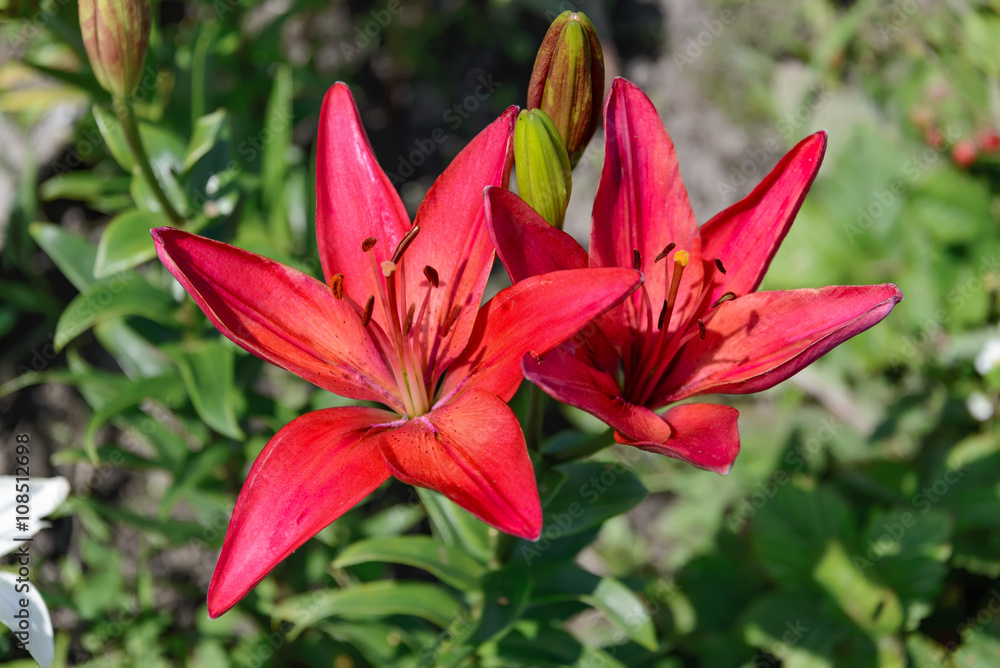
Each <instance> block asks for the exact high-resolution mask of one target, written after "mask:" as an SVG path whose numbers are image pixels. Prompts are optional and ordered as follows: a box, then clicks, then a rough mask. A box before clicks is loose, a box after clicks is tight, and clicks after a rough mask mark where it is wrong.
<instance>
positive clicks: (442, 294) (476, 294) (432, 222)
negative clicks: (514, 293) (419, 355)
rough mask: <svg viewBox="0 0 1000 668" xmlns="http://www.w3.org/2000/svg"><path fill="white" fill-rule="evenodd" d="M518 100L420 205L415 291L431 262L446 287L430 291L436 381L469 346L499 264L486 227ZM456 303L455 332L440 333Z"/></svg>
mask: <svg viewBox="0 0 1000 668" xmlns="http://www.w3.org/2000/svg"><path fill="white" fill-rule="evenodd" d="M516 120H517V107H510V108H509V109H507V111H505V112H504V113H503V114H501V115H500V117H499V118H498V119H497V120H495V121H494V122H493V123H492V124H490V125H489V127H487V128H486V129H485V130H483V131H482V132H480V133H479V134H478V135H477V136H476V137H475V138H474V139H473V140H472V141H471V142H470V143H469V145H468V146H466V147H465V148H464V149H463V150H462V152H461V153H459V154H458V156H456V157H455V159H454V160H452V162H451V164H450V165H448V168H447V169H446V170H445V171H444V173H442V174H441V176H439V177H438V179H437V181H435V182H434V185H433V186H431V189H430V190H429V191H427V195H426V196H425V197H424V201H423V203H422V204H421V205H420V209H419V210H418V211H417V218H416V223H415V224H416V225H419V226H420V234H419V235H418V236H417V238H416V240H415V241H414V242H413V245H411V246H410V248H409V250H407V251H406V255H405V256H404V257H405V259H404V261H403V263H404V264H405V265H406V281H407V287H406V290H407V294H408V299H409V300H410V301H415V302H417V304H418V306H419V303H420V302H419V301H418V300H422V299H423V296H424V294H425V292H426V290H427V280H426V279H425V278H424V276H423V273H422V272H423V268H424V266H430V267H433V268H434V269H435V270H436V271H437V274H438V277H439V281H440V287H438V288H436V289H434V290H432V291H431V293H430V301H429V303H428V309H427V311H428V316H429V317H430V318H431V320H430V329H429V334H430V340H431V341H438V344H439V345H440V348H439V349H438V350H437V351H436V354H435V362H434V365H433V378H434V382H436V381H437V379H438V378H439V377H440V375H441V372H442V371H443V370H444V369H445V368H447V366H448V364H449V363H450V362H451V360H453V359H454V358H455V357H456V356H457V355H458V354H459V353H460V352H461V351H462V349H463V348H464V347H465V343H466V341H468V339H469V333H470V332H471V331H472V325H473V323H474V322H475V320H476V311H478V310H479V306H480V303H481V302H482V298H483V289H484V288H485V287H486V279H487V278H489V275H490V269H491V268H492V266H493V242H492V241H491V240H490V235H489V231H488V230H487V229H486V214H485V211H484V205H483V189H484V188H486V187H487V186H501V187H504V188H506V187H507V184H508V182H509V181H510V168H511V165H512V163H513V159H514V151H513V137H514V122H515V121H516ZM455 307H458V308H459V309H460V310H459V311H458V319H457V320H456V321H455V323H454V325H453V326H452V327H451V328H450V330H449V333H448V336H446V337H441V338H438V337H437V332H438V329H439V328H440V324H441V323H442V322H443V321H444V320H445V318H446V316H447V315H448V314H450V313H451V312H452V311H453V309H454V308H455Z"/></svg>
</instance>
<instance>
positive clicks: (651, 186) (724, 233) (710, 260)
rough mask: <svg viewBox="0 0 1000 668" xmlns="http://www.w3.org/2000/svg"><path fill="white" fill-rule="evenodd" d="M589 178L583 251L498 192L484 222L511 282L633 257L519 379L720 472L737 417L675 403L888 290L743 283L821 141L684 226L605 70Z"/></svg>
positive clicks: (680, 199)
mask: <svg viewBox="0 0 1000 668" xmlns="http://www.w3.org/2000/svg"><path fill="white" fill-rule="evenodd" d="M604 130H605V136H606V139H605V141H606V151H605V159H604V172H603V174H602V176H601V181H600V184H599V186H598V190H597V195H596V199H595V201H594V212H593V227H592V230H591V237H590V254H589V258H588V255H587V253H586V252H585V251H584V250H583V249H582V248H581V247H580V245H579V244H578V243H576V241H574V240H573V239H572V237H570V236H569V235H567V234H566V233H564V232H562V231H560V230H557V229H555V228H553V227H552V226H550V225H548V224H547V223H546V222H545V221H544V220H543V219H542V218H541V217H539V216H538V215H537V214H536V213H535V212H534V211H533V210H532V209H531V208H530V207H529V206H528V205H527V204H526V203H524V202H523V201H522V200H520V199H519V198H518V197H517V196H515V195H513V194H512V193H509V192H504V191H501V190H498V189H490V191H489V193H488V199H489V205H488V207H487V216H488V220H489V225H490V233H491V234H492V235H493V237H494V241H495V243H496V247H497V253H498V254H499V256H500V259H501V261H502V262H503V263H504V266H506V267H507V271H508V273H510V276H511V278H512V280H514V281H515V282H516V281H520V280H526V279H528V277H530V276H535V275H538V274H544V273H545V272H547V271H554V270H565V269H570V268H579V267H586V266H588V264H589V266H590V267H635V268H637V269H642V271H643V273H644V274H645V276H646V281H645V284H644V285H643V287H642V288H641V289H640V290H638V291H636V292H635V293H634V294H633V295H632V296H631V297H630V298H628V299H627V300H626V301H625V302H624V303H623V304H622V305H621V306H620V307H618V308H615V309H613V310H612V311H609V312H608V313H607V314H605V315H604V316H602V317H601V318H600V319H599V320H598V321H597V322H596V323H595V325H594V326H591V327H589V328H588V329H587V330H585V331H584V332H582V333H581V334H580V335H577V336H576V337H574V338H573V339H571V340H570V341H568V342H566V343H565V344H563V345H562V346H560V347H559V348H557V349H556V350H555V351H553V352H552V353H551V354H550V355H547V356H545V358H544V360H543V359H540V358H539V357H537V356H527V357H525V358H524V360H523V368H524V373H525V377H526V378H528V379H529V380H531V381H533V382H534V383H536V384H537V385H539V386H540V387H541V388H542V389H544V390H545V391H546V392H547V393H548V394H549V395H550V396H552V397H554V398H555V399H557V400H559V401H561V402H564V403H567V404H570V405H573V406H576V407H578V408H581V409H583V410H585V411H587V412H589V413H591V414H593V415H595V416H597V417H599V418H601V419H602V420H603V421H604V422H606V423H607V424H608V425H609V426H611V427H612V428H614V430H615V440H617V441H618V442H620V443H627V444H629V445H634V446H636V447H639V448H642V449H644V450H649V451H651V452H658V453H661V454H665V455H667V456H670V457H675V458H677V459H681V460H683V461H686V462H689V463H691V464H694V465H695V466H698V467H699V468H704V469H708V470H711V471H716V472H719V473H726V472H728V471H729V468H730V467H731V466H732V463H733V461H734V460H735V458H736V455H737V453H738V452H739V447H740V446H739V433H738V431H737V428H736V418H737V416H738V412H737V411H736V410H735V409H734V408H731V407H729V406H718V405H712V404H697V403H696V404H682V405H680V406H676V407H674V408H671V409H670V410H668V411H667V412H666V413H664V414H663V415H662V416H661V415H658V414H656V413H654V412H653V411H654V410H655V409H658V408H661V407H663V406H666V405H668V404H671V403H674V402H677V401H681V400H682V399H687V398H689V397H694V396H697V395H700V394H709V393H712V394H715V393H723V392H728V393H732V394H745V393H749V392H759V391H761V390H765V389H767V388H769V387H772V386H773V385H775V384H777V383H779V382H781V381H783V380H785V379H786V378H788V377H789V376H791V375H793V374H794V373H796V372H797V371H799V370H800V369H802V368H803V367H805V366H806V365H808V364H811V363H812V362H813V361H814V360H816V359H817V358H818V357H820V356H821V355H823V354H825V353H826V352H828V351H829V350H830V349H832V348H834V347H835V346H837V345H838V344H840V343H841V342H843V341H846V340H847V339H849V338H850V337H852V336H854V335H855V334H858V333H860V332H862V331H864V330H866V329H868V328H869V327H871V326H872V325H874V324H876V323H878V322H879V321H880V320H882V319H883V318H884V317H885V316H886V315H888V314H889V311H891V310H892V307H893V306H895V304H896V303H897V302H899V301H900V300H901V299H902V298H903V296H902V293H900V291H899V288H897V287H896V286H895V285H891V284H885V285H874V286H863V287H843V286H831V287H826V288H821V289H819V290H788V291H784V290H782V291H774V292H755V290H756V289H757V287H758V286H759V285H760V282H761V279H762V278H763V276H764V272H765V271H767V267H768V265H769V264H770V262H771V258H773V257H774V254H775V252H776V251H777V249H778V245H779V244H780V243H781V240H782V239H783V238H784V237H785V234H786V233H787V231H788V228H789V226H790V225H791V223H792V220H793V219H794V218H795V214H796V213H797V212H798V210H799V206H800V205H801V203H802V200H803V199H804V198H805V194H806V191H807V190H808V189H809V186H810V185H811V184H812V181H813V179H814V177H815V176H816V172H817V171H818V169H819V165H820V161H821V160H822V158H823V153H824V151H825V150H826V133H823V132H820V133H817V134H815V135H813V136H811V137H808V138H807V139H805V140H803V141H802V142H801V143H799V144H798V145H797V146H796V147H795V148H793V149H792V150H791V151H790V152H789V153H788V154H787V155H786V156H785V157H784V158H782V160H781V162H779V163H778V165H777V166H776V167H775V168H774V170H773V171H772V172H771V173H770V174H769V175H768V176H767V178H765V179H764V181H763V182H761V183H760V185H758V186H757V188H756V189H754V191H753V192H752V193H750V194H749V195H748V196H747V197H746V198H745V199H743V200H742V201H741V202H738V203H737V204H734V205H733V206H731V207H730V208H728V209H726V210H725V211H723V212H722V213H720V214H718V215H717V216H715V217H714V218H713V219H712V220H710V221H708V222H707V223H706V224H705V225H703V226H702V227H701V228H700V229H699V228H698V226H697V224H696V222H695V219H694V215H693V214H692V212H691V207H690V205H689V203H688V197H687V191H686V190H685V188H684V184H683V182H682V181H681V175H680V172H679V170H678V167H677V156H676V155H675V153H674V147H673V143H672V142H671V140H670V137H669V136H668V135H667V132H666V130H665V129H664V127H663V124H662V123H661V121H660V119H659V117H658V115H657V113H656V109H655V108H654V107H653V104H652V102H650V100H649V98H647V97H646V95H645V94H644V93H643V92H642V91H641V90H639V88H638V87H637V86H636V85H635V84H633V83H631V82H630V81H627V80H625V79H620V78H619V79H616V80H615V82H614V83H613V85H612V88H611V93H610V94H609V96H608V99H607V101H606V103H605V107H604Z"/></svg>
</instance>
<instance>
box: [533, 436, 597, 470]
mask: <svg viewBox="0 0 1000 668" xmlns="http://www.w3.org/2000/svg"><path fill="white" fill-rule="evenodd" d="M612 443H614V437H613V436H612V435H611V430H610V429H608V430H606V431H602V432H601V433H600V434H596V435H594V436H591V437H590V438H588V439H586V440H584V441H580V442H579V443H577V444H576V445H572V446H570V447H568V448H564V449H562V450H558V451H556V452H550V453H548V454H546V455H544V457H543V459H544V461H545V463H546V464H548V465H549V466H556V465H558V464H565V463H566V462H572V461H576V460H577V459H583V458H584V457H589V456H590V455H592V454H594V453H595V452H600V451H601V450H603V449H604V448H606V447H608V446H609V445H611V444H612Z"/></svg>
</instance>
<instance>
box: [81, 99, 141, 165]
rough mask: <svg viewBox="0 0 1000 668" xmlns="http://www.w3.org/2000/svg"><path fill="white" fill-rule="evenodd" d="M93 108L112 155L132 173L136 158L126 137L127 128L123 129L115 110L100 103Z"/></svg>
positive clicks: (98, 126)
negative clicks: (110, 109)
mask: <svg viewBox="0 0 1000 668" xmlns="http://www.w3.org/2000/svg"><path fill="white" fill-rule="evenodd" d="M91 110H92V111H93V112H94V120H95V121H96V122H97V129H98V130H100V131H101V136H102V137H104V143H105V144H107V145H108V150H109V151H111V157H113V158H114V159H115V162H117V163H118V165H119V166H120V167H121V168H122V169H124V170H125V171H126V172H128V173H130V174H131V173H132V172H133V171H134V170H135V160H134V159H133V157H132V149H131V148H129V145H128V140H127V139H125V130H123V129H122V124H121V121H119V120H118V117H117V116H115V115H114V113H113V112H111V111H108V110H107V109H105V108H104V107H102V106H101V105H99V104H95V105H94V106H93V107H91Z"/></svg>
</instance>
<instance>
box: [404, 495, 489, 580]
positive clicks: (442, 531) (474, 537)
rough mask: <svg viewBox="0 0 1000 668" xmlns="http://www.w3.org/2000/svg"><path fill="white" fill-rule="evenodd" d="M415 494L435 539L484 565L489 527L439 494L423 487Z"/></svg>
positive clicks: (487, 549)
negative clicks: (424, 510)
mask: <svg viewBox="0 0 1000 668" xmlns="http://www.w3.org/2000/svg"><path fill="white" fill-rule="evenodd" d="M416 490H417V495H419V496H420V500H421V501H423V503H424V508H425V509H426V510H427V515H428V517H430V520H431V528H432V529H433V530H434V535H435V536H436V537H437V538H438V539H440V540H442V541H444V542H445V543H447V544H449V545H455V546H457V547H459V548H460V549H462V550H465V551H466V552H467V553H468V554H471V555H472V556H473V557H475V558H476V559H478V560H479V561H481V562H483V563H486V562H487V561H488V560H489V558H490V555H491V549H490V538H489V527H488V526H487V525H486V524H484V523H483V522H481V521H479V520H478V519H476V518H475V517H474V516H473V515H472V513H470V512H468V511H467V510H463V509H462V508H459V507H458V505H456V504H455V503H453V502H452V501H450V500H448V499H447V498H445V497H444V496H442V495H441V494H438V493H437V492H432V491H431V490H429V489H424V488H422V487H417V488H416Z"/></svg>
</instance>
